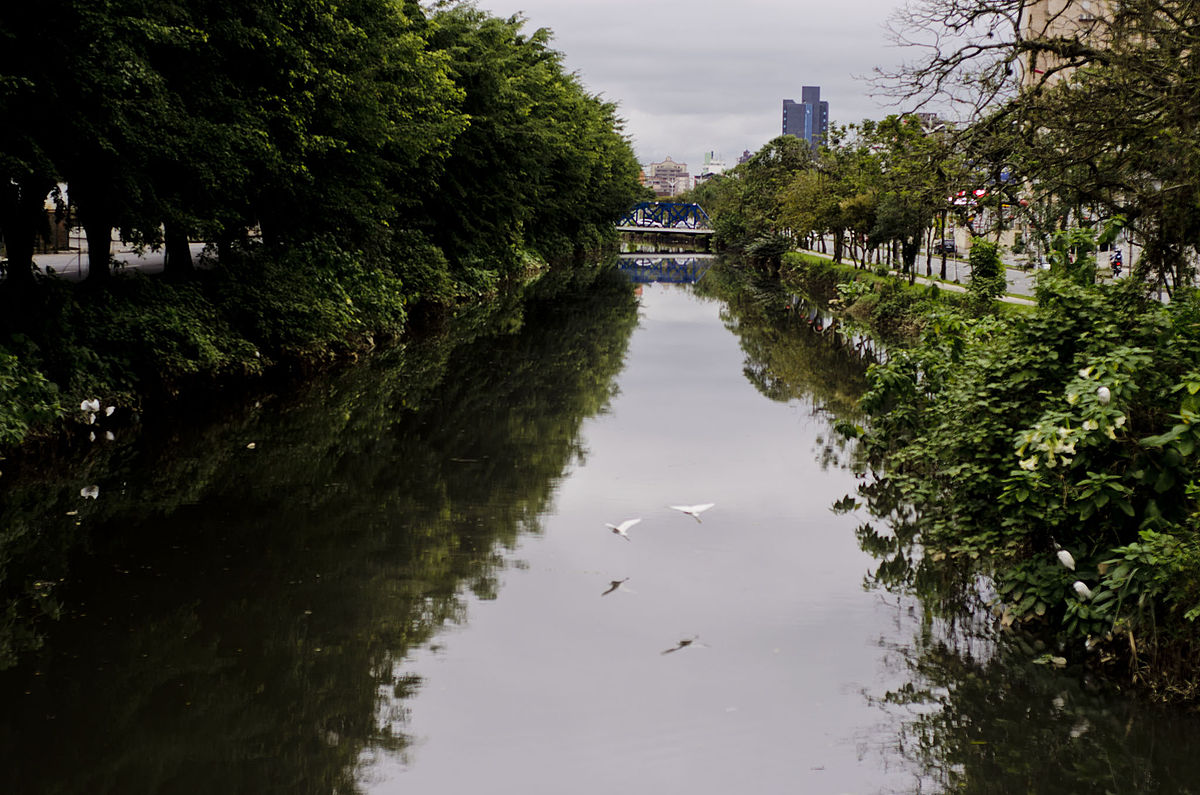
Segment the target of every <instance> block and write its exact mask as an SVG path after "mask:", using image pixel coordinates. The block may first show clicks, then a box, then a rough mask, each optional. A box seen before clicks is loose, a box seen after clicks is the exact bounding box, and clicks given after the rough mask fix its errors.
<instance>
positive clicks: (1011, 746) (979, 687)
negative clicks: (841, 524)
mask: <svg viewBox="0 0 1200 795" xmlns="http://www.w3.org/2000/svg"><path fill="white" fill-rule="evenodd" d="M857 496H858V497H859V498H861V501H860V500H859V499H855V498H854V497H849V496H847V497H845V498H843V500H842V501H840V503H839V505H840V508H841V509H843V510H846V511H849V512H859V513H864V514H868V515H869V516H868V520H867V521H863V522H862V523H861V524H860V525H859V527H858V529H857V531H856V536H857V537H858V540H859V544H860V546H861V547H862V548H863V549H864V550H866V551H868V552H870V553H871V554H872V555H874V556H875V557H876V558H877V559H878V561H879V563H878V565H877V567H876V568H875V570H874V571H873V572H872V573H871V574H869V575H868V577H867V578H866V581H865V585H866V587H868V588H870V589H874V590H877V591H879V592H881V593H882V592H886V593H888V594H890V595H891V596H890V597H889V598H894V599H895V600H896V604H897V605H898V610H902V609H903V612H902V614H898V615H899V617H898V620H897V638H895V639H891V640H888V641H886V642H884V643H883V645H884V646H886V648H887V649H888V651H889V654H890V655H891V657H892V659H893V664H895V665H896V666H898V667H900V668H902V669H903V670H904V671H905V679H906V680H907V681H906V683H905V684H904V685H903V686H902V687H901V688H898V689H892V690H887V691H884V692H873V693H867V694H866V696H867V698H868V701H869V702H870V703H873V704H875V705H876V706H877V707H878V708H880V709H881V710H882V711H884V712H886V713H888V714H890V715H891V716H892V718H893V719H894V720H895V722H896V726H897V734H896V737H895V739H894V740H893V741H892V742H891V743H890V744H889V745H888V746H887V747H885V748H882V749H880V753H881V755H882V756H883V757H885V758H887V757H893V756H900V757H902V758H904V759H906V760H907V761H908V762H909V763H910V764H911V766H912V768H913V770H914V771H915V773H916V775H917V776H918V778H919V780H920V781H921V782H922V787H921V791H927V790H928V789H932V790H934V791H938V792H949V791H954V792H969V793H1009V792H1039V793H1063V795H1066V793H1076V792H1129V793H1178V792H1194V791H1196V784H1195V782H1197V781H1200V759H1198V758H1197V757H1196V755H1195V754H1194V752H1192V750H1191V748H1190V746H1191V741H1190V738H1191V737H1192V736H1194V734H1195V732H1196V731H1198V730H1200V718H1197V716H1196V715H1195V714H1194V713H1191V712H1184V711H1181V710H1178V709H1172V708H1167V707H1164V706H1161V705H1156V704H1150V703H1147V702H1145V701H1142V700H1140V699H1139V698H1137V697H1136V696H1133V695H1129V694H1125V693H1123V692H1122V691H1121V690H1120V688H1119V687H1115V686H1114V685H1113V684H1112V683H1111V682H1109V683H1105V682H1102V681H1100V680H1098V679H1096V678H1094V677H1093V676H1092V674H1091V673H1089V671H1088V669H1087V668H1086V667H1085V666H1084V665H1083V662H1084V661H1082V660H1068V659H1066V658H1065V657H1060V656H1059V655H1061V654H1062V653H1063V652H1062V650H1061V649H1059V648H1057V647H1055V646H1053V645H1052V644H1053V639H1052V638H1046V637H1041V636H1038V635H1034V634H1030V633H1027V632H1025V631H1023V630H1022V629H1021V628H1020V627H1015V626H1014V627H1005V626H1004V625H1003V624H1002V623H1001V622H999V621H998V620H997V617H996V615H995V614H994V613H993V611H992V609H991V607H992V604H993V603H994V598H995V594H994V591H993V589H992V586H991V579H990V577H988V576H987V571H986V569H984V570H981V569H980V568H979V567H978V565H976V564H975V562H973V561H972V560H969V559H961V560H956V559H954V558H953V557H947V556H945V555H943V554H926V553H925V552H924V551H923V550H922V549H921V546H920V521H919V517H917V516H916V515H914V514H913V512H912V510H911V508H910V507H909V506H908V505H907V504H906V503H905V501H904V495H903V494H901V493H898V491H897V489H896V488H895V487H894V485H893V484H891V483H890V482H889V481H888V480H887V479H886V478H883V477H872V478H869V479H867V480H865V481H864V482H863V483H862V484H861V485H860V487H859V489H858V494H857ZM860 508H862V509H863V510H862V511H859V509H860ZM904 608H906V609H904ZM906 636H907V639H906ZM1056 661H1057V662H1056ZM1060 665H1061V666H1062V667H1059V666H1060ZM1115 673H1116V675H1117V678H1118V680H1119V679H1120V676H1121V674H1120V672H1115Z"/></svg>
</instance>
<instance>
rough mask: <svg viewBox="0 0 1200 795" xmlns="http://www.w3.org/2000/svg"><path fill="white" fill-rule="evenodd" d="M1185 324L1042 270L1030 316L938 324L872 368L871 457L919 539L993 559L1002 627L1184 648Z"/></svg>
mask: <svg viewBox="0 0 1200 795" xmlns="http://www.w3.org/2000/svg"><path fill="white" fill-rule="evenodd" d="M1198 318H1200V302H1197V301H1196V300H1195V297H1194V296H1193V295H1191V294H1188V295H1187V296H1186V297H1185V298H1182V299H1180V300H1176V301H1175V302H1173V303H1172V304H1171V305H1169V306H1163V305H1161V304H1158V303H1157V302H1154V301H1151V300H1147V299H1145V298H1143V297H1142V296H1141V295H1140V294H1138V293H1137V292H1136V291H1135V290H1133V289H1130V288H1128V287H1127V286H1123V287H1121V288H1103V289H1097V288H1083V287H1080V286H1078V285H1076V284H1074V283H1072V282H1070V281H1067V280H1061V279H1059V280H1056V279H1054V278H1053V277H1052V278H1050V279H1049V280H1047V281H1046V283H1045V284H1044V285H1043V300H1042V302H1041V304H1040V305H1039V306H1038V307H1037V309H1036V311H1035V312H1034V313H1032V314H1030V315H1027V316H1023V317H1012V318H1004V319H999V318H984V319H977V320H971V319H963V318H961V317H956V316H952V315H946V314H942V315H937V316H935V317H934V318H933V319H932V322H931V323H930V324H929V325H928V326H927V327H926V330H925V334H924V336H923V338H922V341H921V344H920V345H919V346H917V347H915V348H913V349H911V350H904V351H897V352H896V353H895V354H894V355H893V356H892V357H891V358H890V359H889V360H888V361H887V362H886V363H884V364H880V365H876V366H875V367H873V368H872V370H871V372H870V373H869V376H868V378H869V382H870V389H869V391H868V393H867V395H866V396H865V397H864V400H863V405H864V408H865V409H866V410H867V411H868V413H869V414H870V415H871V418H872V426H871V431H870V433H869V434H868V435H867V437H866V444H867V446H868V449H869V450H870V451H871V454H872V455H874V456H875V457H877V458H878V459H879V460H880V461H881V462H882V463H883V464H884V465H885V467H886V468H887V470H888V472H889V477H890V478H891V480H892V481H893V482H894V484H895V486H896V487H897V488H898V489H900V490H901V491H902V492H903V493H904V494H905V495H906V496H907V497H908V498H909V499H911V501H912V503H913V505H914V507H915V509H916V511H917V512H918V514H919V515H920V516H921V523H920V526H921V531H922V539H923V543H924V544H925V545H926V546H927V547H928V548H933V549H941V550H945V551H946V552H949V553H951V554H959V555H970V556H971V557H977V556H983V557H985V558H988V559H990V560H991V561H993V562H994V564H995V569H994V576H995V578H996V581H997V583H998V591H999V594H1000V597H1001V599H1002V600H1003V602H1004V605H1005V608H1006V610H1007V611H1008V614H1009V615H1010V616H1011V620H1014V621H1039V622H1047V623H1051V624H1053V625H1055V626H1057V627H1058V629H1059V631H1060V632H1062V633H1063V634H1064V636H1065V637H1066V638H1067V639H1068V640H1070V641H1073V642H1076V643H1080V644H1082V642H1083V641H1084V640H1085V639H1087V638H1089V637H1091V638H1093V642H1095V641H1096V640H1102V639H1105V638H1112V637H1114V633H1125V634H1128V633H1133V635H1134V636H1137V637H1138V645H1143V644H1160V645H1161V648H1162V649H1168V648H1170V647H1172V644H1176V645H1178V644H1183V646H1184V647H1186V645H1187V644H1189V643H1191V641H1192V640H1193V632H1192V629H1191V627H1190V623H1191V619H1192V618H1194V617H1195V616H1196V615H1200V609H1198V604H1200V600H1198V598H1197V597H1198V595H1200V578H1198V577H1197V574H1196V572H1197V571H1200V569H1197V568H1196V567H1195V562H1196V558H1197V547H1196V544H1197V541H1198V538H1200V536H1198V535H1197V530H1198V529H1200V524H1198V523H1197V521H1196V520H1195V518H1194V517H1195V516H1196V515H1197V502H1196V494H1197V489H1196V486H1195V485H1194V484H1195V483H1196V481H1197V477H1198V474H1200V466H1198V459H1197V456H1196V452H1197V447H1198V442H1200V435H1198V432H1197V429H1196V428H1195V427H1194V425H1195V424H1196V422H1195V421H1196V419H1197V417H1200V414H1198V413H1197V411H1198V410H1200V397H1198V395H1200V325H1198V324H1197V319H1198ZM1055 543H1058V544H1061V545H1062V547H1063V548H1065V549H1067V550H1068V551H1070V553H1071V554H1072V555H1073V557H1074V560H1075V562H1076V564H1077V569H1076V571H1074V572H1068V571H1066V569H1065V568H1062V567H1061V566H1059V564H1058V563H1057V561H1056V558H1055V552H1054V544H1055ZM1076 580H1079V581H1080V582H1082V583H1083V584H1084V585H1085V586H1086V587H1087V592H1085V595H1083V596H1081V595H1080V594H1079V593H1077V592H1076V590H1075V589H1074V588H1073V587H1072V583H1074V582H1075V581H1076ZM1088 592H1090V596H1088V595H1086V593H1088ZM1143 647H1144V646H1143ZM1164 653H1165V652H1164Z"/></svg>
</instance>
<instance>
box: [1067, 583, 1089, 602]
mask: <svg viewBox="0 0 1200 795" xmlns="http://www.w3.org/2000/svg"><path fill="white" fill-rule="evenodd" d="M1071 587H1072V588H1074V589H1075V593H1077V594H1079V598H1080V599H1083V600H1084V601H1087V600H1088V599H1091V598H1092V589H1091V588H1089V587H1087V586H1086V585H1084V584H1083V581H1082V580H1076V581H1075V582H1074V583H1072V584H1071Z"/></svg>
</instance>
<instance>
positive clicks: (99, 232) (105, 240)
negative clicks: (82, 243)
mask: <svg viewBox="0 0 1200 795" xmlns="http://www.w3.org/2000/svg"><path fill="white" fill-rule="evenodd" d="M83 231H84V233H85V234H86V235H87V246H88V275H87V282H88V283H89V284H103V283H105V282H107V281H108V280H109V279H110V278H112V268H111V267H110V266H111V264H112V224H110V223H108V221H105V220H101V219H93V220H92V221H90V222H88V223H85V224H84V225H83Z"/></svg>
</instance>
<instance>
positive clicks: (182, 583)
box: [0, 261, 1200, 794]
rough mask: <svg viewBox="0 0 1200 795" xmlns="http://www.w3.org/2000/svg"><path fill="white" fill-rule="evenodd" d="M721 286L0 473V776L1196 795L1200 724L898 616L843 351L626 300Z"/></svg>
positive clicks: (471, 340) (396, 360)
mask: <svg viewBox="0 0 1200 795" xmlns="http://www.w3.org/2000/svg"><path fill="white" fill-rule="evenodd" d="M706 267H707V263H697V262H694V261H689V262H687V263H681V264H679V265H675V266H663V265H662V263H657V264H655V263H640V264H635V265H633V266H630V264H629V263H627V264H626V266H625V267H624V271H625V273H626V274H627V275H629V276H631V277H632V279H633V281H634V282H636V281H648V282H649V283H644V284H638V285H635V284H633V283H631V281H630V280H628V279H627V278H626V277H625V276H621V275H619V274H615V273H612V272H609V274H608V275H607V276H602V277H599V281H597V282H595V283H592V282H591V281H590V278H591V277H588V278H584V277H582V276H581V277H580V278H579V279H578V283H575V284H566V285H562V284H547V285H544V286H539V287H538V288H537V289H535V290H534V293H533V295H532V297H531V298H530V299H529V300H528V301H526V302H521V301H517V300H515V299H514V300H511V301H507V302H498V303H497V305H495V306H492V307H489V308H488V309H487V310H486V311H485V312H483V313H481V314H480V315H479V316H472V317H468V318H465V319H463V321H462V322H460V323H456V324H454V325H453V327H452V328H450V329H449V330H448V331H447V333H446V334H445V335H443V336H441V337H439V338H437V339H434V340H430V341H427V342H422V343H413V344H412V345H410V346H408V348H406V349H404V350H402V351H395V352H392V353H389V354H386V355H381V356H379V357H376V358H375V359H374V360H372V361H371V362H369V363H367V364H364V365H360V366H359V367H356V368H354V369H352V370H349V371H345V372H342V373H339V374H335V375H334V376H332V377H330V378H329V379H327V380H324V381H321V382H319V383H318V384H317V385H315V386H314V387H312V388H311V389H309V390H305V391H304V392H302V393H297V394H289V395H279V396H276V395H264V396H262V398H261V399H260V400H259V401H257V402H256V403H255V404H251V405H247V406H245V407H243V408H240V409H237V410H233V411H224V412H223V415H222V419H221V420H220V421H208V422H200V421H188V420H186V419H185V418H165V419H158V420H156V419H155V418H146V420H145V423H144V424H142V425H135V426H129V425H128V424H125V425H122V426H120V427H117V428H116V430H115V435H116V436H117V440H116V441H115V442H112V443H107V444H103V443H101V444H98V445H96V446H94V447H89V449H88V450H87V452H86V455H82V456H81V457H80V458H78V459H77V460H73V461H72V463H70V464H66V465H63V467H61V468H60V469H56V471H54V472H45V473H39V472H29V473H23V474H22V475H21V477H20V479H19V480H18V482H16V483H13V482H10V483H8V484H7V491H5V492H4V495H3V498H4V500H5V502H4V506H3V520H4V524H3V526H2V527H3V533H4V535H2V536H0V552H2V553H3V557H0V566H2V567H3V570H2V572H0V574H2V576H3V577H4V578H5V579H4V583H3V585H4V589H5V590H4V594H5V597H6V600H7V604H8V605H9V609H8V611H7V614H6V617H5V623H4V625H3V634H2V635H0V655H2V656H0V660H2V661H3V663H4V665H5V666H6V667H7V670H4V671H0V704H3V705H4V709H3V712H2V713H0V755H2V758H0V761H2V762H3V764H2V765H0V792H22V793H23V792H39V793H40V792H46V793H60V792H61V793H110V792H111V793H159V792H163V793H166V792H171V793H175V792H178V793H233V792H247V793H250V792H254V793H266V792H270V793H276V792H277V793H293V792H302V793H307V792H312V793H326V792H329V793H332V792H363V793H400V792H420V793H462V792H468V791H472V790H475V791H486V792H521V793H530V794H537V793H563V792H570V793H608V792H611V791H613V790H614V789H620V790H622V791H625V792H630V793H651V792H694V793H723V794H724V793H730V792H755V793H784V792H788V793H791V792H803V793H810V792H811V793H843V792H851V793H877V792H884V793H891V792H942V791H950V790H953V791H968V792H981V793H982V792H1064V793H1065V792H1077V791H1095V792H1106V791H1108V792H1164V793H1165V792H1188V791H1195V787H1196V786H1197V785H1196V783H1195V782H1197V781H1200V765H1197V763H1196V762H1195V761H1194V760H1193V759H1192V757H1193V756H1194V755H1193V754H1192V753H1191V752H1190V750H1189V746H1190V742H1189V738H1190V737H1191V736H1194V735H1195V732H1196V730H1197V729H1198V728H1200V726H1198V725H1197V724H1196V722H1195V721H1194V720H1193V719H1191V718H1190V717H1188V716H1186V715H1179V714H1174V713H1170V712H1165V711H1161V710H1156V709H1153V708H1150V707H1146V706H1140V705H1138V704H1137V703H1136V702H1133V701H1131V700H1128V699H1122V698H1119V697H1117V696H1114V695H1112V694H1106V693H1105V692H1103V691H1102V690H1101V689H1099V688H1098V687H1095V686H1094V685H1093V684H1092V683H1091V682H1090V681H1089V680H1087V679H1086V678H1085V677H1084V676H1082V675H1081V674H1080V672H1079V671H1077V670H1074V669H1072V668H1068V669H1067V670H1065V671H1054V670H1048V669H1046V668H1045V667H1044V666H1037V665H1033V664H1031V663H1029V659H1030V658H1031V657H1032V656H1033V655H1032V653H1031V652H1030V650H1028V649H1024V650H1022V649H1020V648H1016V647H1015V646H1014V644H1011V643H1009V642H1007V641H1005V640H1003V639H996V638H993V637H992V636H991V635H990V623H989V622H981V621H979V620H978V618H976V619H975V620H972V619H970V618H963V617H955V616H954V615H952V614H950V613H947V612H946V611H945V610H944V603H945V600H944V599H943V600H942V601H941V602H938V603H936V604H935V600H933V599H932V598H927V599H926V600H925V601H922V599H921V598H919V596H918V594H922V593H926V592H927V591H928V588H927V587H926V586H927V585H928V583H923V582H922V575H921V574H920V571H921V570H920V569H919V568H918V566H917V555H916V553H914V552H913V551H912V550H911V549H906V548H904V547H903V546H899V545H897V544H896V542H895V539H894V538H893V536H892V534H891V531H890V530H889V529H888V525H887V523H886V522H880V521H879V520H875V519H872V518H871V517H869V516H867V515H866V514H865V512H864V511H863V510H861V509H858V510H849V511H836V512H835V511H834V510H833V509H832V506H833V504H834V503H835V501H838V500H839V499H840V498H842V497H843V496H844V495H847V494H853V493H854V492H855V491H856V489H857V488H858V486H859V485H860V484H861V483H862V482H863V481H861V480H858V479H857V478H856V477H855V475H854V474H853V473H852V472H851V470H850V469H849V468H847V467H845V466H842V464H843V463H845V461H846V459H847V456H848V454H849V453H848V451H846V450H844V449H841V448H840V447H839V446H838V444H837V443H836V442H835V441H834V439H835V435H834V434H833V432H832V430H831V426H832V424H833V422H834V421H835V420H836V416H835V415H838V414H840V415H842V416H846V417H849V418H851V419H853V415H852V413H851V412H852V404H853V397H854V395H855V394H856V393H857V390H858V389H860V388H861V377H862V370H863V368H864V366H865V365H864V363H863V361H862V359H861V358H860V357H859V356H858V355H857V354H856V352H855V350H854V348H853V345H852V344H851V343H850V342H849V341H847V340H846V339H845V338H843V337H838V336H837V335H836V334H834V333H832V332H827V333H825V334H823V335H821V334H816V333H814V332H813V331H812V330H811V329H810V328H809V326H808V325H807V324H806V323H804V322H803V317H802V316H801V315H800V314H799V313H795V312H792V311H789V310H787V309H786V308H785V306H784V304H785V299H784V298H783V297H780V296H776V295H773V294H769V293H763V292H761V291H757V290H754V289H744V285H743V286H741V287H739V286H737V285H736V283H735V282H736V280H734V279H732V278H730V277H726V276H721V275H720V272H719V271H717V272H711V273H709V274H707V275H706V276H705V277H704V279H703V280H702V281H701V283H700V285H695V286H694V285H690V284H660V283H654V282H653V281H649V279H648V278H642V277H645V276H646V273H648V272H651V271H654V270H657V271H658V272H660V273H666V274H672V275H674V276H677V275H678V274H680V273H687V274H691V275H692V277H695V276H699V275H702V274H704V272H705V270H706ZM673 280H675V281H680V280H681V281H688V279H674V278H673ZM716 295H725V299H724V300H721V299H718V298H717V297H715V296H716ZM62 470H65V471H62ZM92 486H95V487H97V489H98V496H96V497H95V498H90V497H87V496H83V492H81V489H89V488H90V487H92ZM87 493H91V492H87ZM708 502H712V503H715V507H713V508H712V509H711V510H709V511H707V512H705V513H704V514H703V521H702V522H699V521H696V520H694V519H692V518H690V517H688V516H685V515H683V514H681V513H678V512H676V511H673V510H671V509H670V508H669V507H668V506H670V505H677V504H696V503H708ZM843 504H844V503H843ZM631 518H640V519H641V522H640V523H639V524H637V525H635V526H634V527H632V529H631V530H630V531H629V537H630V540H629V541H626V540H624V539H622V538H620V537H618V536H616V535H614V534H612V533H611V532H609V530H608V529H607V528H606V527H605V523H608V522H611V523H614V524H615V523H619V522H621V521H622V520H625V519H631ZM884 584H886V585H888V586H889V587H886V588H885V587H883V585H884ZM614 586H615V587H614ZM681 641H691V642H690V643H688V644H681Z"/></svg>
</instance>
